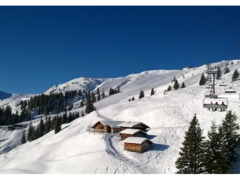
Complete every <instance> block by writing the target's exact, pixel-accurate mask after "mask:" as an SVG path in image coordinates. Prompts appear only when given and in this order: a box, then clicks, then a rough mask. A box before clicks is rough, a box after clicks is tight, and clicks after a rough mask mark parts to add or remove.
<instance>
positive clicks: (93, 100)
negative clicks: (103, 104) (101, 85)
mask: <svg viewBox="0 0 240 180" xmlns="http://www.w3.org/2000/svg"><path fill="white" fill-rule="evenodd" d="M91 97H92V103H95V102H96V96H95V93H94V92H92V94H91Z"/></svg>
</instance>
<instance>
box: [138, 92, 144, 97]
mask: <svg viewBox="0 0 240 180" xmlns="http://www.w3.org/2000/svg"><path fill="white" fill-rule="evenodd" d="M143 97H144V92H143V90H142V91H140V94H139V99H141V98H143Z"/></svg>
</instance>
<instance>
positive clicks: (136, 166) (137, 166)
mask: <svg viewBox="0 0 240 180" xmlns="http://www.w3.org/2000/svg"><path fill="white" fill-rule="evenodd" d="M114 136H115V135H114V134H104V142H105V143H106V151H107V153H108V154H109V155H110V156H113V157H114V158H116V159H118V160H119V161H120V162H121V164H122V166H123V167H122V169H123V170H122V172H123V174H124V173H125V171H126V167H130V168H132V169H133V170H134V172H135V173H141V174H156V173H157V172H156V171H155V170H154V169H152V168H150V167H149V166H146V165H144V164H142V163H140V162H137V161H135V160H133V159H129V158H127V157H126V156H124V154H123V153H121V152H120V151H118V150H117V149H116V148H115V147H114V145H113V143H112V138H113V137H114ZM119 168H120V167H119ZM119 168H118V169H119ZM124 169H125V171H124ZM116 172H117V171H115V173H116Z"/></svg>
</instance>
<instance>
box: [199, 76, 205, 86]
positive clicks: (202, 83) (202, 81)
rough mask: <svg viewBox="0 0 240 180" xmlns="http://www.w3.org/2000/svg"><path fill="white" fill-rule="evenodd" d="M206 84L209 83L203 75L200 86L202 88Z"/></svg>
mask: <svg viewBox="0 0 240 180" xmlns="http://www.w3.org/2000/svg"><path fill="white" fill-rule="evenodd" d="M206 82H207V79H206V78H205V76H204V74H202V76H201V79H200V82H199V85H200V86H202V85H205V84H206Z"/></svg>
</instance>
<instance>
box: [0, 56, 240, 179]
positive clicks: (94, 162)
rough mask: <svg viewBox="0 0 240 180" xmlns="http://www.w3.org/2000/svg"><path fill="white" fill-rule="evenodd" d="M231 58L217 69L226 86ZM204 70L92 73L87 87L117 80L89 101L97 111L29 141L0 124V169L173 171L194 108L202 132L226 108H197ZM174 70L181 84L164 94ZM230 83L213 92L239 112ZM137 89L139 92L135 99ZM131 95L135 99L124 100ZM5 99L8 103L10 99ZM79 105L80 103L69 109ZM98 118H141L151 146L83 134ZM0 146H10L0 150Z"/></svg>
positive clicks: (237, 84)
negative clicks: (142, 148)
mask: <svg viewBox="0 0 240 180" xmlns="http://www.w3.org/2000/svg"><path fill="white" fill-rule="evenodd" d="M233 62H234V64H233V65H229V69H230V73H227V74H224V75H223V78H224V79H225V81H226V82H228V85H229V86H232V83H230V82H231V76H232V74H233V71H234V70H235V69H240V63H237V60H234V61H233ZM225 64H226V61H222V62H218V63H212V66H217V65H219V66H220V67H223V66H224V65H225ZM206 70H207V67H206V66H205V65H203V66H200V67H195V68H191V69H187V70H151V71H145V72H142V73H139V74H131V75H129V76H127V77H120V78H112V79H101V80H100V79H98V81H97V82H96V81H95V80H96V79H93V81H92V82H91V83H92V84H93V85H92V86H91V87H90V89H91V90H93V91H96V89H97V88H99V89H100V90H103V89H104V90H105V91H106V92H108V91H107V90H109V88H116V87H118V86H119V87H120V93H117V94H114V95H111V96H107V97H106V98H104V99H101V100H100V101H97V102H96V103H94V106H95V107H96V108H97V111H94V112H92V113H90V114H89V115H87V116H84V117H81V118H78V119H76V120H74V121H72V122H71V123H69V124H63V125H62V131H61V132H60V133H58V134H54V132H53V131H51V132H50V133H48V134H46V135H44V136H43V137H41V138H39V139H37V140H35V141H33V142H28V143H26V144H24V145H19V143H20V139H21V134H22V130H18V131H12V132H5V131H4V130H2V129H0V136H1V141H0V148H1V149H2V151H1V152H2V154H1V155H0V173H2V174H5V173H8V174H10V173H23V174H27V173H49V174H52V173H72V174H73V173H76V174H138V173H147V174H173V173H175V172H176V170H177V169H176V167H175V161H176V159H177V158H178V157H179V154H178V153H179V151H180V147H181V146H182V141H183V139H184V135H185V131H186V130H187V129H188V126H189V122H190V121H191V120H192V118H193V116H194V114H195V113H196V114H197V118H198V119H199V122H200V126H201V128H202V129H204V135H205V136H206V134H207V131H208V130H209V128H210V126H211V122H212V121H216V123H217V124H220V123H221V121H222V119H223V118H224V117H225V115H226V111H223V112H220V111H214V112H212V111H209V110H207V109H204V108H203V99H204V95H205V93H206V92H207V90H206V88H205V87H206V86H199V80H200V77H201V75H202V73H205V72H206ZM174 76H175V77H176V79H177V80H178V82H179V84H180V85H181V84H182V82H184V83H185V85H186V88H184V89H179V90H172V91H169V92H167V94H164V91H165V90H166V89H167V88H168V86H169V85H171V86H172V85H173V82H171V80H172V79H173V77H174ZM80 81H81V82H83V79H81V80H80ZM80 81H79V79H75V80H72V81H69V82H74V83H69V82H68V83H65V84H62V85H58V86H57V87H55V88H51V89H49V90H48V91H46V92H45V93H50V92H53V91H54V90H55V92H56V91H58V90H59V91H60V89H61V90H63V89H67V90H77V89H78V88H81V86H80V85H81V84H82V83H80ZM76 82H78V83H79V84H77V83H76ZM64 87H65V88H64ZM233 87H234V88H236V90H237V93H235V94H225V93H224V88H225V87H220V86H218V85H217V87H216V92H217V93H218V94H219V95H220V96H221V97H226V98H227V99H228V103H229V106H228V110H233V111H234V112H236V114H237V115H238V117H240V111H239V107H240V100H239V92H240V82H239V81H237V82H234V83H233ZM151 88H154V90H155V94H154V95H153V96H150V91H151ZM141 90H143V91H144V93H145V97H144V98H142V99H139V98H138V96H139V93H140V91H141ZM133 96H134V97H135V101H128V100H129V99H130V98H132V97H133ZM15 101H16V99H15V100H14V101H13V102H15ZM7 102H8V103H9V104H11V101H10V100H7ZM0 103H1V102H0ZM0 106H1V104H0ZM82 110H85V107H83V108H77V109H74V110H72V111H73V112H75V111H77V112H82ZM99 120H112V121H141V122H143V123H145V124H147V125H148V126H150V128H151V129H150V130H149V131H148V136H147V138H148V139H150V140H151V141H152V142H153V145H152V148H151V149H149V150H148V151H146V152H144V153H143V154H139V153H134V152H129V151H124V148H123V142H122V141H119V137H118V136H116V135H114V134H89V132H87V131H86V129H87V126H88V125H93V124H94V123H95V122H97V121H99ZM26 130H27V129H26ZM4 147H9V148H11V149H12V150H11V151H9V150H10V149H9V150H8V149H5V150H4ZM239 164H240V163H239ZM234 172H235V173H240V166H236V167H235V170H234Z"/></svg>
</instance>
